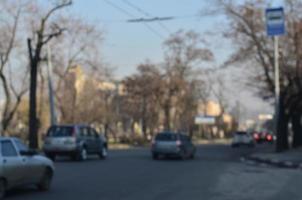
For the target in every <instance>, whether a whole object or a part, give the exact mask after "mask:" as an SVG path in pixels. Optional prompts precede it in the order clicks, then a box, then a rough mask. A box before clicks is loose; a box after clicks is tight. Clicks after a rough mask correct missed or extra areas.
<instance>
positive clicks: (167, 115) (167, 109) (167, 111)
mask: <svg viewBox="0 0 302 200" xmlns="http://www.w3.org/2000/svg"><path fill="white" fill-rule="evenodd" d="M164 114H165V123H164V128H165V130H170V129H171V126H170V121H171V119H170V99H169V100H167V102H166V103H165V107H164Z"/></svg>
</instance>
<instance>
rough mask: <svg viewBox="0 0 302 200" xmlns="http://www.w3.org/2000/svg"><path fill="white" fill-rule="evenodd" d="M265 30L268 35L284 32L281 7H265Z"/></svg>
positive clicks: (282, 33) (283, 18)
mask: <svg viewBox="0 0 302 200" xmlns="http://www.w3.org/2000/svg"><path fill="white" fill-rule="evenodd" d="M266 31H267V35H268V36H277V35H284V34H285V17H284V11H283V8H268V9H266Z"/></svg>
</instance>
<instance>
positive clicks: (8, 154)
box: [0, 125, 196, 199]
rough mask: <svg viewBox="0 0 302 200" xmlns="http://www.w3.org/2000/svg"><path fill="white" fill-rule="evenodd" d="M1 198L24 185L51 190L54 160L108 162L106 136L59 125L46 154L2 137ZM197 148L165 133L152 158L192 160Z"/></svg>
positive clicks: (185, 139)
mask: <svg viewBox="0 0 302 200" xmlns="http://www.w3.org/2000/svg"><path fill="white" fill-rule="evenodd" d="M0 150H1V152H0V158H1V159H0V199H3V197H4V196H5V193H6V191H7V190H9V189H11V188H15V187H19V186H23V185H36V186H37V188H38V189H39V190H41V191H47V190H48V189H49V188H50V185H51V181H52V177H53V175H54V163H53V161H54V160H55V159H56V157H57V156H68V157H70V158H71V159H73V160H78V161H84V160H86V159H87V156H88V155H90V154H94V155H98V156H99V157H100V158H101V159H105V158H106V157H107V155H108V144H107V140H106V138H105V137H103V136H102V135H99V134H98V133H97V132H96V130H95V129H93V128H91V127H89V126H86V125H56V126H52V127H50V128H49V130H48V132H47V135H46V138H45V141H44V145H43V152H44V154H45V156H43V155H41V154H39V153H38V152H37V151H35V150H31V149H29V148H28V147H27V146H26V145H25V144H24V143H22V142H21V140H19V139H17V138H6V137H0ZM195 152H196V148H195V146H194V145H193V143H192V141H191V139H190V137H188V136H187V135H185V134H182V133H176V132H163V133H159V134H157V135H156V137H155V138H154V140H153V141H152V146H151V153H152V158H153V159H159V158H161V157H163V156H165V157H167V156H169V157H170V156H173V157H178V158H181V159H187V158H190V159H193V158H194V156H195Z"/></svg>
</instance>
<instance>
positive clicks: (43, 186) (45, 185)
mask: <svg viewBox="0 0 302 200" xmlns="http://www.w3.org/2000/svg"><path fill="white" fill-rule="evenodd" d="M51 180H52V172H51V171H50V170H49V169H47V170H46V171H45V172H44V174H43V177H42V179H41V181H40V183H39V184H38V189H39V190H40V191H48V190H49V188H50V184H51Z"/></svg>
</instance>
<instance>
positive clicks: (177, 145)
mask: <svg viewBox="0 0 302 200" xmlns="http://www.w3.org/2000/svg"><path fill="white" fill-rule="evenodd" d="M151 151H152V157H153V159H154V160H157V159H158V158H159V157H160V156H177V157H179V158H181V159H186V158H191V159H193V158H194V156H195V152H196V148H195V146H194V144H193V143H192V141H191V138H190V137H189V136H187V135H184V134H181V133H173V132H163V133H159V134H157V135H156V136H155V138H154V140H153V141H152V147H151Z"/></svg>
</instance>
